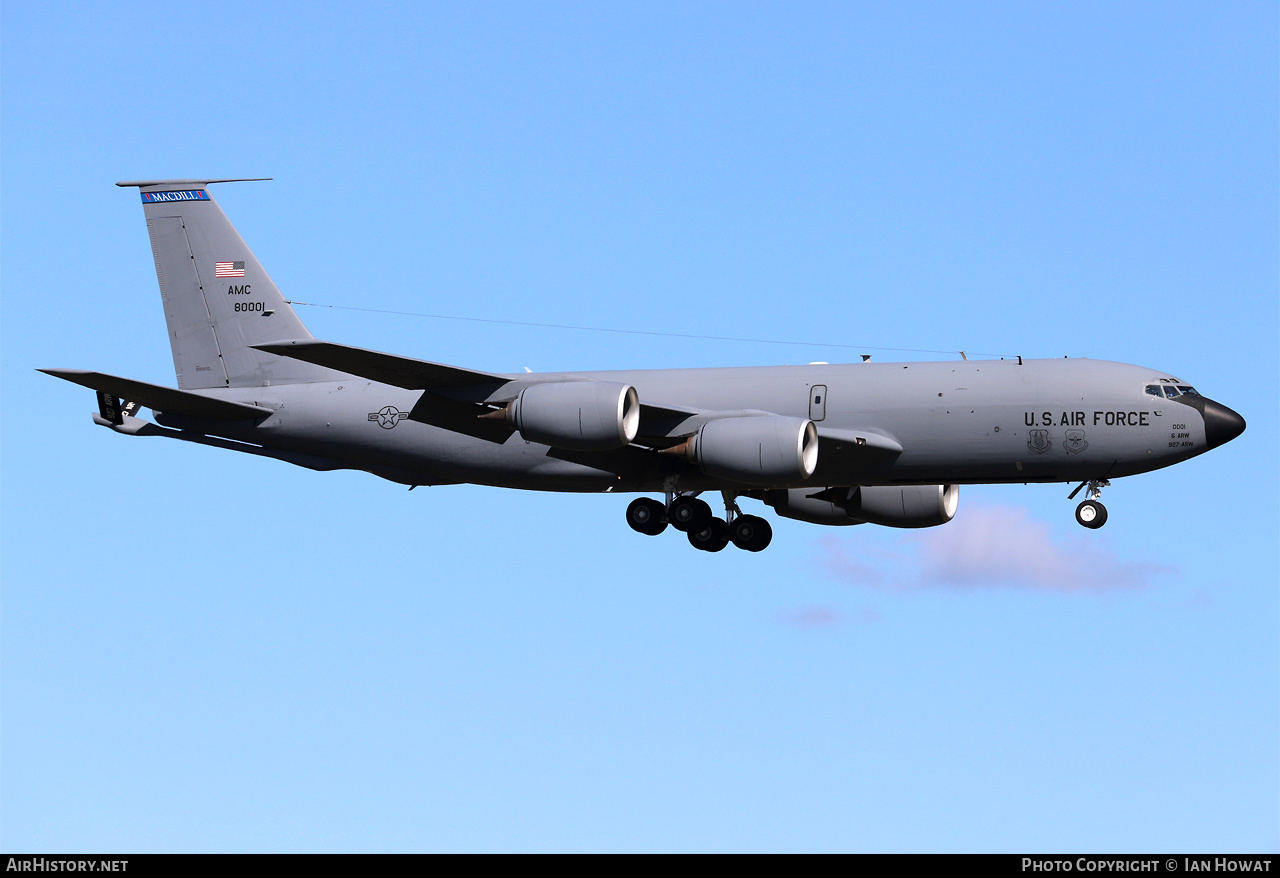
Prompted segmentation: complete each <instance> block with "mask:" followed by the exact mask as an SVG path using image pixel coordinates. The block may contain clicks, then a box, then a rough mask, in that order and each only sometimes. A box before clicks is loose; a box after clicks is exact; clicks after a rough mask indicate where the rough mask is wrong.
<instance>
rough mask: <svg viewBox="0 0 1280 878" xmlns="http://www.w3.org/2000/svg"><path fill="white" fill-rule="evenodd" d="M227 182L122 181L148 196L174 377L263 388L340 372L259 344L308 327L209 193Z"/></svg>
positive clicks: (206, 384)
mask: <svg viewBox="0 0 1280 878" xmlns="http://www.w3.org/2000/svg"><path fill="white" fill-rule="evenodd" d="M229 182H235V181H231V180H135V181H125V182H121V183H117V184H116V185H117V186H136V187H137V188H138V190H139V191H140V192H141V195H142V209H143V213H144V214H145V215H146V218H147V232H148V234H149V235H150V236H151V252H152V255H153V256H154V257H155V263H156V277H157V279H158V280H159V281H160V295H161V298H162V299H163V301H164V316H165V321H166V323H167V324H168V328H169V344H170V345H171V347H172V348H173V368H174V371H175V372H176V373H177V376H178V386H179V387H181V388H182V389H184V390H205V389H212V388H221V387H263V386H267V385H272V384H297V383H305V382H311V381H323V380H328V379H330V378H333V377H336V373H334V372H332V371H331V370H329V369H326V368H323V367H321V366H317V365H315V364H312V363H306V362H303V361H301V360H296V359H289V358H283V357H278V356H275V355H273V354H269V353H266V352H265V351H261V350H257V349H255V348H254V347H253V346H254V345H262V344H269V343H272V342H281V341H291V340H310V339H312V335H311V333H309V332H308V331H307V328H306V327H305V326H303V325H302V321H301V320H299V319H298V315H297V314H295V313H294V311H293V309H292V308H291V307H289V304H288V303H287V302H286V301H285V299H284V296H282V295H281V294H280V290H279V289H277V288H276V285H275V283H274V282H273V281H272V280H271V277H270V276H269V275H268V274H267V272H266V271H265V270H264V269H263V267H262V265H261V264H260V263H259V262H258V259H257V257H255V256H254V255H253V251H251V250H250V249H249V247H248V245H246V244H245V242H244V239H243V238H241V237H240V233H239V232H237V231H236V229H235V226H233V225H231V221H230V220H228V219H227V216H226V214H224V213H223V212H222V208H220V207H219V206H218V203H217V202H216V201H214V200H213V198H212V197H211V196H210V195H209V191H208V186H209V184H210V183H229Z"/></svg>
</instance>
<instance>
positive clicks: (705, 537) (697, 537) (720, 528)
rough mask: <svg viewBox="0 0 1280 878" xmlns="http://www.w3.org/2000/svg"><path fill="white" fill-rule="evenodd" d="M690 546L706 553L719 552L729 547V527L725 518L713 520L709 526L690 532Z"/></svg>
mask: <svg viewBox="0 0 1280 878" xmlns="http://www.w3.org/2000/svg"><path fill="white" fill-rule="evenodd" d="M689 545H691V546H693V547H694V548H695V549H701V550H702V551H704V552H719V551H720V550H721V549H723V548H724V547H725V546H727V545H729V525H728V523H727V522H726V521H725V520H724V519H723V518H713V519H711V521H709V522H707V526H706V527H704V528H700V529H698V530H691V531H689Z"/></svg>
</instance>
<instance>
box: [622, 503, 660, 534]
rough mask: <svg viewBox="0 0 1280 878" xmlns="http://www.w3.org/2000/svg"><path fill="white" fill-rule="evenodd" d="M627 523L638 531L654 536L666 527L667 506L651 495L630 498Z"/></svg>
mask: <svg viewBox="0 0 1280 878" xmlns="http://www.w3.org/2000/svg"><path fill="white" fill-rule="evenodd" d="M627 524H629V525H631V529H632V530H634V531H636V532H638V533H642V534H645V535H646V536H651V537H656V536H657V535H658V534H660V533H662V532H663V531H664V530H666V529H667V507H665V506H663V505H662V504H661V503H659V502H658V501H657V500H654V499H653V498H652V497H640V498H638V499H635V500H632V501H631V505H630V506H628V507H627Z"/></svg>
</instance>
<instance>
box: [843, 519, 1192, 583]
mask: <svg viewBox="0 0 1280 878" xmlns="http://www.w3.org/2000/svg"><path fill="white" fill-rule="evenodd" d="M1097 540H1098V535H1096V534H1092V535H1089V536H1082V537H1075V538H1071V539H1067V540H1055V539H1054V537H1053V534H1052V532H1051V530H1050V527H1049V524H1048V523H1047V522H1043V521H1037V520H1035V519H1033V518H1032V517H1031V514H1030V512H1029V511H1028V510H1027V509H1025V508H1024V507H1021V506H984V505H970V506H967V507H965V508H962V509H961V510H960V512H959V514H958V515H957V516H956V517H955V519H954V520H953V521H951V522H950V523H948V524H945V525H942V526H941V527H937V528H929V529H927V530H920V531H910V532H907V533H906V534H904V535H903V536H902V537H901V538H900V539H899V540H898V541H897V546H898V549H899V551H896V552H893V553H890V554H885V553H879V554H878V556H877V555H870V556H865V557H861V558H857V559H855V558H854V557H852V556H851V553H850V551H849V549H848V548H847V547H848V545H849V543H850V542H852V541H849V540H844V539H840V538H837V537H833V536H827V537H824V538H823V539H822V541H821V544H822V547H823V554H822V557H821V560H820V563H821V565H822V567H823V568H824V569H825V570H826V571H827V572H828V573H830V574H831V575H832V576H834V577H836V578H838V579H841V580H844V581H847V582H850V583H852V584H854V585H862V586H872V587H875V586H887V587H890V588H899V589H904V588H925V587H930V586H943V587H950V588H962V589H976V588H989V587H994V586H1004V587H1012V588H1027V589H1037V590H1043V591H1056V592H1100V591H1111V590H1115V589H1134V588H1141V587H1143V586H1145V585H1146V584H1147V583H1148V582H1149V581H1150V580H1151V578H1152V577H1153V576H1154V575H1157V574H1163V573H1169V572H1171V571H1172V568H1169V567H1166V566H1164V565H1160V564H1156V563H1154V562H1150V561H1125V560H1121V559H1120V558H1118V557H1117V556H1116V555H1115V554H1114V553H1112V552H1110V551H1109V550H1107V549H1106V548H1105V546H1101V545H1099V544H1098V542H1097ZM859 554H860V555H862V554H863V553H859Z"/></svg>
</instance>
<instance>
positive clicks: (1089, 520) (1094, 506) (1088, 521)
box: [1067, 479, 1111, 530]
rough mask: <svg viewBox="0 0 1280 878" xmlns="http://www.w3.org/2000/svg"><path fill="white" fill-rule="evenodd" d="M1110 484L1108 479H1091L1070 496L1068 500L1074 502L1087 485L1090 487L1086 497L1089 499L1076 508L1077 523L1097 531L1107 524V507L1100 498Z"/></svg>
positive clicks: (1080, 485) (1078, 486) (1081, 484)
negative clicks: (1103, 490)
mask: <svg viewBox="0 0 1280 878" xmlns="http://www.w3.org/2000/svg"><path fill="white" fill-rule="evenodd" d="M1110 484H1111V483H1110V482H1109V481H1107V480H1106V479H1089V480H1088V481H1084V482H1081V483H1080V484H1079V485H1077V486H1076V489H1075V490H1074V491H1072V492H1071V494H1070V495H1068V497H1067V499H1068V500H1074V499H1075V496H1076V494H1079V493H1080V489H1081V488H1083V487H1084V486H1085V485H1088V486H1089V493H1088V494H1087V495H1086V496H1087V497H1088V499H1087V500H1085V501H1084V502H1083V503H1081V504H1080V505H1079V506H1077V507H1076V521H1078V522H1080V523H1081V524H1082V525H1084V526H1085V527H1088V528H1093V529H1095V530H1096V529H1097V528H1100V527H1102V526H1103V525H1104V524H1106V523H1107V507H1105V506H1103V505H1102V502H1101V500H1100V498H1101V497H1102V489H1103V488H1105V487H1107V486H1108V485H1110Z"/></svg>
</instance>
